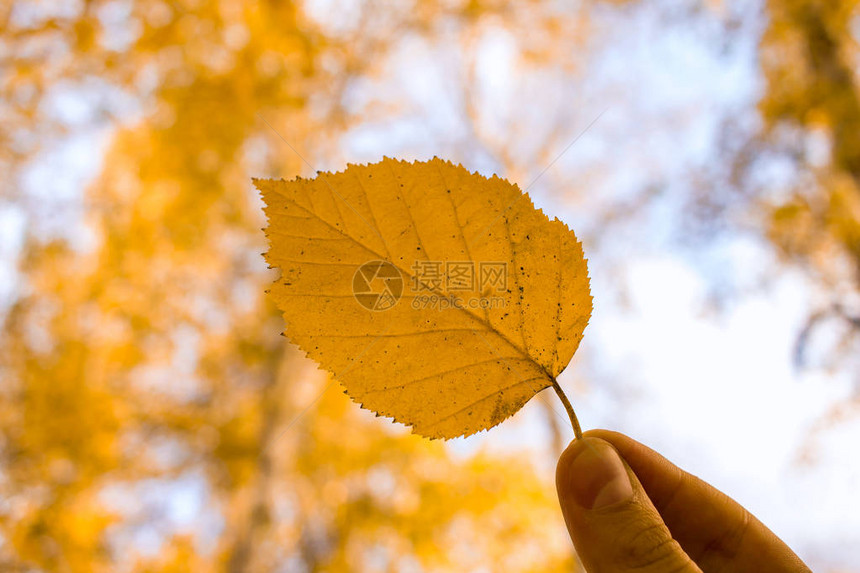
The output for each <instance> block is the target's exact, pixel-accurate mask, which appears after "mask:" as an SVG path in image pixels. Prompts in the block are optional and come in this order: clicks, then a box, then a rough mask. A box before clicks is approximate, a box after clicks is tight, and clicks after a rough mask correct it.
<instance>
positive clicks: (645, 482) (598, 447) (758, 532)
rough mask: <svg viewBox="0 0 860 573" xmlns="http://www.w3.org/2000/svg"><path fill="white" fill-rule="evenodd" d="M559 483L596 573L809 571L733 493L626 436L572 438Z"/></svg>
mask: <svg viewBox="0 0 860 573" xmlns="http://www.w3.org/2000/svg"><path fill="white" fill-rule="evenodd" d="M619 454H620V457H619ZM622 459H623V461H622ZM625 462H626V463H625ZM556 487H557V488H558V498H559V502H560V503H561V511H562V513H563V514H564V520H565V522H566V523H567V530H568V532H570V538H571V539H572V540H573V544H574V545H575V546H576V551H577V554H578V555H579V557H580V559H581V560H582V563H583V565H584V566H585V569H586V571H588V573H622V572H628V571H629V572H633V571H635V572H636V573H658V572H659V573H694V572H695V573H701V572H704V573H711V572H720V573H730V572H735V571H755V572H757V573H800V572H803V573H809V568H808V567H807V566H806V565H805V564H804V563H803V561H801V560H800V558H799V557H797V555H795V554H794V553H793V552H792V551H791V549H789V548H788V546H787V545H785V543H783V542H782V540H780V539H779V538H778V537H777V536H776V535H774V534H773V532H771V531H770V530H769V529H768V528H767V527H765V526H764V524H762V523H761V522H760V521H759V520H758V519H756V518H755V517H754V516H752V515H751V514H750V513H749V512H748V511H747V510H745V509H744V508H743V507H741V506H740V505H739V504H738V503H737V502H735V501H734V500H733V499H731V498H730V497H729V496H727V495H726V494H724V493H722V492H721V491H719V490H717V489H715V488H713V487H712V486H710V485H708V484H707V483H705V482H703V481H702V480H700V479H699V478H697V477H695V476H693V475H691V474H688V473H687V472H684V471H683V470H681V469H680V468H678V467H677V466H675V465H673V464H672V463H671V462H669V461H668V460H667V459H666V458H664V457H663V456H661V455H660V454H658V453H657V452H655V451H653V450H651V449H649V448H647V447H645V446H643V445H642V444H640V443H639V442H636V441H635V440H633V439H631V438H628V437H627V436H625V435H623V434H619V433H617V432H610V431H607V430H592V431H589V432H586V433H585V435H584V437H583V438H582V439H581V440H574V441H573V442H571V444H570V445H569V446H568V448H567V449H566V450H565V451H564V453H562V454H561V458H560V459H559V460H558V468H557V470H556Z"/></svg>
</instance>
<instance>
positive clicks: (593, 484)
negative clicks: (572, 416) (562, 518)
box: [567, 438, 633, 509]
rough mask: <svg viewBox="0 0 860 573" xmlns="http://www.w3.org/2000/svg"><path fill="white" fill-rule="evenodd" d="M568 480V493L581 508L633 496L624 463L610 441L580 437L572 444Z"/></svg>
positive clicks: (601, 505) (597, 507) (603, 504)
mask: <svg viewBox="0 0 860 573" xmlns="http://www.w3.org/2000/svg"><path fill="white" fill-rule="evenodd" d="M570 449H571V450H572V451H570V452H568V454H567V455H568V456H573V459H572V460H570V461H569V462H567V474H568V475H567V480H568V486H569V490H570V493H571V495H572V496H573V498H574V501H576V503H577V504H578V505H579V506H580V507H582V508H584V509H600V508H601V507H606V506H608V505H612V504H613V503H619V502H622V501H628V500H630V499H632V498H633V486H632V484H631V483H630V478H629V477H628V475H627V470H626V469H625V468H624V463H623V462H622V461H621V458H620V457H619V456H618V452H616V451H615V448H613V447H612V446H611V445H609V443H607V442H605V441H603V440H600V439H598V438H581V439H579V440H576V441H575V442H574V443H573V444H572V445H571V446H570Z"/></svg>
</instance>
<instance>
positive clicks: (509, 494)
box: [0, 0, 575, 572]
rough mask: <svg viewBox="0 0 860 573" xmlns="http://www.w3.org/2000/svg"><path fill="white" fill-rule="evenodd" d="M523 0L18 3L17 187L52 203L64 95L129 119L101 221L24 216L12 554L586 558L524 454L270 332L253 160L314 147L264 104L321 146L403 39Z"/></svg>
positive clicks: (108, 157) (100, 202) (492, 14)
mask: <svg viewBox="0 0 860 573" xmlns="http://www.w3.org/2000/svg"><path fill="white" fill-rule="evenodd" d="M508 8H509V6H508V5H507V3H502V2H468V3H464V4H463V5H457V4H456V3H448V2H439V3H438V4H437V3H435V2H434V3H430V2H427V3H425V2H422V3H420V4H417V5H416V6H408V5H404V6H401V7H398V8H387V9H386V10H382V7H381V6H375V5H373V4H367V5H366V6H365V7H364V8H363V9H361V10H359V13H357V14H353V13H349V14H346V15H345V16H344V17H343V22H345V24H344V26H345V27H344V28H343V29H339V30H336V31H337V33H333V32H332V29H331V27H323V26H321V25H320V24H319V23H318V22H317V21H315V20H313V19H312V18H310V17H309V16H308V15H307V14H306V13H305V12H304V11H303V10H302V9H300V8H299V7H297V6H296V5H294V4H293V3H290V2H274V1H259V2H253V3H238V2H235V3H234V2H221V1H214V0H213V1H208V0H196V1H190V0H189V1H186V0H167V1H157V0H155V1H143V0H140V1H127V2H118V1H111V2H108V1H83V2H80V3H68V4H54V3H48V2H44V3H41V2H7V3H5V4H4V5H3V8H2V15H0V24H2V38H3V44H2V53H0V58H2V62H3V70H4V74H3V76H2V79H0V93H1V94H2V102H3V104H2V106H0V113H2V117H3V119H4V120H3V122H2V127H0V139H2V141H3V145H2V146H0V149H2V152H0V153H2V157H0V161H3V162H4V167H5V168H7V172H8V173H9V174H10V176H9V177H8V178H7V179H6V180H5V181H4V184H5V185H6V188H4V195H5V197H6V200H7V201H14V202H15V204H16V205H18V206H20V207H21V208H22V210H23V211H24V212H25V213H27V214H28V216H29V217H30V221H31V222H32V221H36V220H38V218H39V217H40V216H42V215H43V213H42V212H41V210H43V209H44V208H45V205H44V204H43V203H42V202H41V201H37V200H35V199H34V198H33V197H32V196H29V195H27V194H26V193H25V192H22V191H21V189H22V188H23V187H22V183H21V180H20V178H19V177H20V171H21V169H23V168H24V167H28V166H29V165H30V164H29V163H28V162H30V161H34V160H38V159H39V156H40V153H42V152H43V151H44V149H45V148H46V147H47V146H49V145H50V143H51V141H52V140H53V138H55V137H60V136H62V135H63V133H65V132H67V131H70V130H74V129H80V126H79V125H71V126H70V125H69V123H68V121H66V119H64V116H63V108H64V105H68V102H69V100H68V99H65V100H64V99H63V98H69V97H71V98H72V100H74V98H84V99H87V98H93V100H94V102H95V103H93V105H92V107H93V109H95V110H97V113H96V114H95V115H94V121H104V120H105V119H106V120H107V121H108V122H109V124H110V125H114V126H115V131H114V134H113V137H112V141H111V143H110V146H109V148H108V150H107V151H106V153H105V156H104V159H103V161H102V169H101V173H100V174H99V175H98V177H97V178H96V180H95V182H94V183H93V184H92V185H91V186H90V187H89V189H88V190H87V193H86V196H85V197H84V198H83V202H84V206H85V220H84V224H85V228H86V230H87V232H88V233H89V234H90V235H92V236H93V237H94V240H93V241H91V243H90V244H88V245H86V246H84V247H80V246H75V245H71V244H69V243H68V242H66V241H64V240H62V238H52V237H51V236H49V235H46V234H44V233H43V232H40V229H39V228H38V227H37V226H33V227H32V229H31V231H30V233H29V235H28V237H27V242H26V244H25V247H24V250H23V253H22V257H21V268H22V269H23V273H24V276H25V279H26V289H25V290H24V291H22V292H21V293H20V296H18V298H17V300H16V301H15V303H14V305H13V306H12V307H11V309H10V311H9V312H8V315H7V316H6V324H5V327H4V336H3V339H2V342H0V375H2V379H3V384H2V386H0V392H2V396H3V399H2V402H0V435H2V438H0V499H2V504H0V564H2V567H3V569H4V570H32V569H33V568H35V569H36V570H44V571H60V572H77V571H188V570H193V571H205V570H213V571H214V570H226V571H231V572H240V571H274V570H288V571H351V570H356V571H407V570H426V571H433V570H457V571H465V570H479V569H480V570H485V569H489V570H505V571H552V570H565V571H569V570H572V569H574V568H575V564H574V562H573V557H572V555H571V553H570V547H569V541H568V540H567V539H566V538H565V536H564V527H563V525H562V523H561V518H560V515H559V514H558V511H557V507H556V501H555V498H554V491H553V489H552V487H551V486H550V485H549V484H548V480H546V479H539V478H538V477H537V476H536V475H535V474H534V470H533V469H532V468H531V466H530V465H529V464H522V463H512V460H510V459H504V458H500V457H499V456H489V455H485V454H478V455H476V456H474V457H470V458H466V459H457V458H452V457H451V456H450V455H449V453H448V450H447V449H446V448H445V447H443V446H442V445H441V444H439V443H430V442H427V441H425V440H422V439H420V438H417V437H414V436H411V435H407V434H404V433H403V432H401V431H399V430H397V429H392V428H389V427H388V425H387V424H380V423H379V422H378V421H376V420H374V419H373V418H371V417H369V416H367V415H366V413H364V412H359V411H358V408H357V407H356V406H355V405H354V404H351V403H350V402H349V401H348V400H347V399H346V398H345V397H344V396H342V395H341V394H340V393H338V392H335V391H334V389H333V388H331V389H329V386H330V383H329V382H328V381H326V380H325V379H324V378H323V377H322V376H321V375H320V374H319V373H318V372H316V371H315V370H314V369H313V367H312V365H309V364H308V362H307V361H306V360H305V359H304V358H303V357H301V356H299V355H298V354H297V353H296V351H294V350H293V349H292V347H290V346H289V345H287V344H285V342H284V340H283V339H282V338H280V337H278V336H277V334H278V332H279V331H280V330H281V329H282V326H281V319H280V317H279V316H278V314H277V313H276V311H275V310H274V309H273V308H272V306H271V305H270V304H269V303H268V300H267V299H266V297H265V296H264V294H263V291H264V289H265V285H266V284H267V283H268V282H270V281H271V280H272V278H273V277H272V275H271V274H270V272H268V271H267V270H266V269H264V268H262V263H261V258H260V257H259V253H260V252H261V251H262V250H264V249H265V244H264V240H263V237H262V233H260V232H259V228H260V226H261V225H262V220H261V210H260V207H261V204H260V202H259V199H258V198H257V197H256V196H255V195H254V194H253V192H252V190H251V189H252V188H251V186H250V182H249V176H250V174H252V173H253V174H255V175H266V174H270V173H275V172H277V173H278V174H285V175H286V174H295V173H299V172H301V171H302V169H303V163H302V162H303V159H301V158H300V157H298V156H297V154H295V153H293V152H292V151H287V150H285V148H284V147H282V146H281V141H280V140H279V136H278V135H276V134H275V133H273V131H274V129H270V126H272V127H275V126H276V127H277V129H278V132H280V133H281V134H283V135H284V136H285V138H286V139H285V140H284V141H285V142H286V141H287V140H289V141H292V142H302V149H303V150H305V151H306V150H313V148H314V145H322V142H323V141H324V139H325V137H326V136H332V135H336V134H337V133H338V130H339V129H341V128H342V127H343V126H344V125H346V124H348V123H349V122H350V121H352V120H353V119H354V118H352V117H350V113H349V110H348V109H347V108H346V107H345V105H344V101H343V94H344V92H345V91H346V90H347V89H348V87H349V85H350V81H351V80H352V79H353V78H367V77H372V75H373V73H374V68H373V65H374V62H375V60H376V58H375V55H376V54H378V53H383V52H385V51H386V50H387V49H388V48H387V45H386V42H387V41H388V40H389V39H390V38H392V37H394V36H395V35H396V34H403V33H406V32H407V31H412V32H413V33H430V32H432V30H433V27H434V26H436V25H439V26H441V25H442V24H443V23H444V21H446V20H452V21H457V22H461V23H464V22H465V23H466V24H467V25H471V24H472V23H474V22H477V21H479V20H480V19H482V18H501V17H515V16H514V15H513V11H512V14H508V15H504V14H505V12H506V10H507V9H508ZM533 13H534V12H533ZM537 13H539V11H537ZM331 17H332V19H333V20H334V23H335V24H337V23H338V22H340V20H338V17H339V15H338V14H334V13H333V14H331ZM537 21H541V20H537ZM543 21H544V23H545V24H546V26H548V27H549V28H552V29H553V30H555V32H554V33H555V34H556V37H557V36H558V29H559V22H558V21H556V20H555V19H554V17H547V18H545V19H544V20H543ZM334 28H335V29H336V28H337V26H334ZM57 98H59V100H58V99H57ZM91 103H92V102H91ZM267 141H273V142H274V143H275V145H273V146H270V145H268V144H267ZM287 145H290V144H287ZM75 223H76V221H74V219H73V218H71V217H70V218H67V219H66V224H68V225H74V224H75ZM325 389H328V391H327V392H326V391H325ZM320 392H322V395H321V398H319V401H318V402H317V401H316V398H317V396H318V395H319V393H320Z"/></svg>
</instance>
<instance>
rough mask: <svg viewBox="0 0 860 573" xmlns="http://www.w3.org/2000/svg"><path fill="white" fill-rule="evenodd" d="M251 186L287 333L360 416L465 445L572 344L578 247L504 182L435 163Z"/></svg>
mask: <svg viewBox="0 0 860 573" xmlns="http://www.w3.org/2000/svg"><path fill="white" fill-rule="evenodd" d="M254 183H255V185H256V186H257V188H258V189H259V190H260V191H261V192H262V194H263V199H264V201H265V203H266V209H265V210H266V214H267V216H268V219H269V226H268V228H267V229H266V231H267V236H268V237H269V241H270V244H271V248H270V249H269V251H268V252H267V253H266V259H267V261H268V262H269V264H270V265H271V266H273V267H276V268H278V269H280V271H281V275H280V277H279V278H278V279H277V281H276V282H275V284H274V286H273V288H272V294H273V296H274V298H275V301H276V302H277V304H278V306H279V308H280V309H281V311H282V312H283V314H284V318H285V320H286V324H287V328H286V334H287V336H288V337H289V338H290V339H291V340H292V341H293V342H294V343H295V344H297V345H298V346H299V347H300V348H301V349H302V350H303V351H305V352H306V353H307V354H308V356H309V357H311V358H313V359H314V360H316V361H317V362H318V363H319V364H320V365H321V366H322V367H324V368H325V369H326V370H328V371H329V372H331V373H332V374H333V375H334V376H335V377H336V378H337V379H338V380H339V381H340V382H341V383H342V384H343V385H344V386H345V387H346V390H347V393H348V394H349V395H350V397H352V399H353V400H355V401H356V402H359V403H360V404H361V405H362V406H363V407H365V408H368V409H370V410H373V411H375V412H376V413H377V414H380V415H383V416H389V417H392V418H394V419H395V421H399V422H403V423H405V424H408V425H410V426H412V428H413V431H414V432H416V433H418V434H421V435H423V436H427V437H430V438H453V437H457V436H460V435H469V434H473V433H475V432H478V431H481V430H484V429H487V428H490V427H492V426H495V425H496V424H498V423H500V422H501V421H503V420H505V419H506V418H508V417H509V416H512V415H513V414H514V413H516V412H517V411H518V410H519V409H520V408H521V407H522V406H523V405H524V404H525V403H526V402H527V401H528V400H529V399H530V398H531V397H532V396H534V394H535V393H537V392H539V391H540V390H542V389H544V388H547V387H549V386H551V385H553V384H554V382H555V378H556V377H557V376H558V375H559V374H560V373H561V371H562V370H564V368H565V367H566V366H567V364H568V362H569V361H570V358H571V357H572V356H573V353H574V352H575V351H576V348H577V347H578V346H579V342H580V340H581V339H582V333H583V330H584V329H585V326H586V324H587V323H588V319H589V317H590V315H591V301H592V299H591V294H590V291H589V281H588V272H587V268H586V261H585V259H584V257H583V254H582V246H581V244H580V243H579V242H578V241H577V239H576V236H575V235H574V234H573V232H572V231H570V230H569V229H568V228H567V226H566V225H565V224H564V223H562V222H561V221H559V220H558V219H554V220H552V221H550V220H549V219H548V218H547V216H546V215H544V214H543V212H541V211H539V210H536V209H535V208H534V206H533V205H532V202H531V200H530V199H529V198H528V195H525V194H523V193H522V192H521V191H520V190H519V188H517V186H516V185H512V184H510V183H508V182H507V181H505V180H503V179H500V178H498V177H492V178H490V179H487V178H485V177H483V176H481V175H478V174H476V173H470V172H468V171H467V170H466V169H464V168H463V167H462V166H454V165H453V164H451V163H450V162H447V161H442V160H440V159H438V158H434V159H433V160H431V161H427V162H414V163H407V162H404V161H397V160H393V159H388V158H385V159H383V161H381V162H380V163H376V164H372V165H349V166H348V167H347V169H346V171H343V172H338V173H319V174H318V176H317V177H316V178H315V179H312V180H308V179H301V178H297V179H296V180H294V181H288V182H287V181H283V180H280V181H275V180H258V179H255V180H254ZM470 279H471V282H470Z"/></svg>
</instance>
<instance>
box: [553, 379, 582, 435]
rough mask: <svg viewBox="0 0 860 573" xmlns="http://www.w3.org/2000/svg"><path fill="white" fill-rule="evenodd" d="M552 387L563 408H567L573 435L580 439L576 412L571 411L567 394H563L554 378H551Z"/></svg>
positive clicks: (580, 430) (580, 432)
mask: <svg viewBox="0 0 860 573" xmlns="http://www.w3.org/2000/svg"><path fill="white" fill-rule="evenodd" d="M552 389H553V390H555V393H556V394H558V399H559V400H561V403H562V404H564V409H565V410H567V415H568V416H570V424H571V425H572V426H573V435H574V436H576V439H577V440H581V439H582V428H581V427H580V426H579V420H578V419H577V417H576V412H574V411H573V406H571V405H570V400H568V399H567V396H565V394H564V390H562V389H561V386H559V384H558V381H557V380H556V379H555V378H553V379H552Z"/></svg>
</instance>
